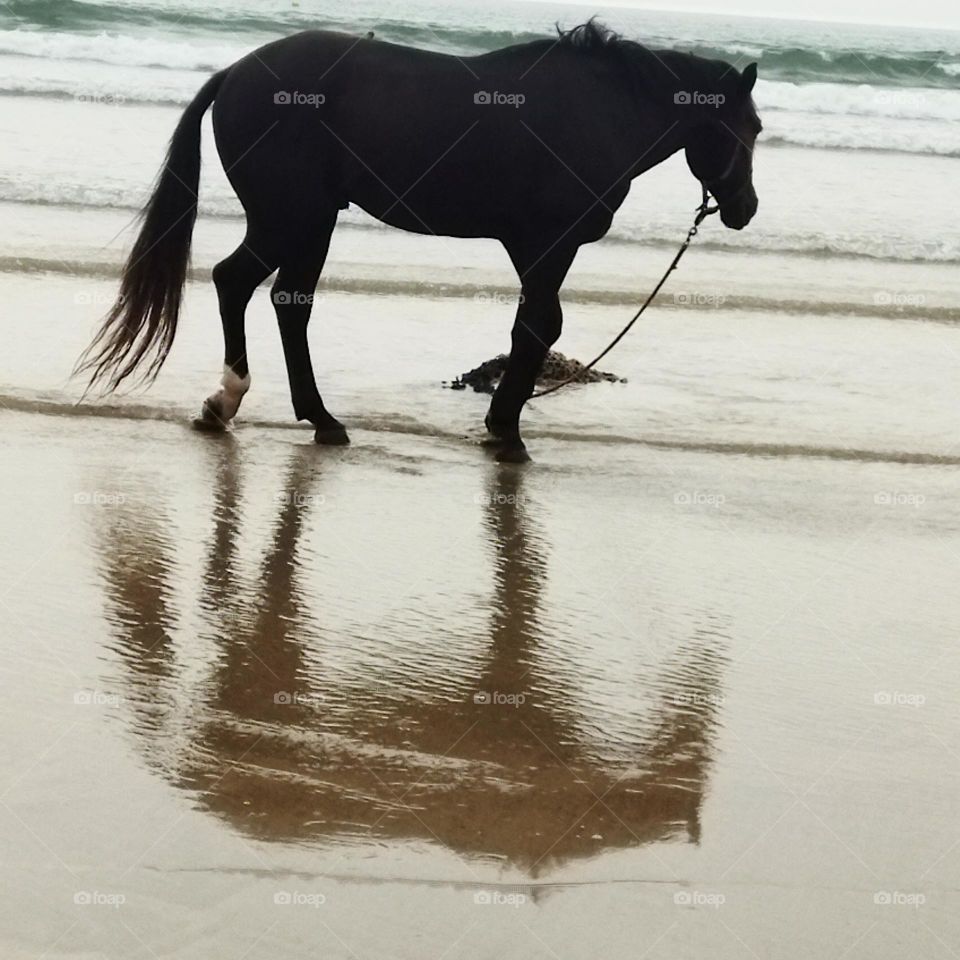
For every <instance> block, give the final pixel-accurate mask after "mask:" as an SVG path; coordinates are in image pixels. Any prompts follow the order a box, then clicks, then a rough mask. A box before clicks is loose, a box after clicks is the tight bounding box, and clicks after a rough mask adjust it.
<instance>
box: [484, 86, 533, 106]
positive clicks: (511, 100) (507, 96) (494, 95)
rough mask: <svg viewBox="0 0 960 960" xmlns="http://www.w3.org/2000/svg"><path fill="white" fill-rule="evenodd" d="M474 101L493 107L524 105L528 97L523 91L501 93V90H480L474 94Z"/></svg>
mask: <svg viewBox="0 0 960 960" xmlns="http://www.w3.org/2000/svg"><path fill="white" fill-rule="evenodd" d="M473 102H474V103H475V104H478V105H479V106H492V107H513V108H514V109H517V108H518V107H522V106H523V105H524V104H525V103H526V102H527V98H526V96H524V94H522V93H501V92H500V91H499V90H493V91H490V90H478V91H477V92H476V93H475V94H474V95H473Z"/></svg>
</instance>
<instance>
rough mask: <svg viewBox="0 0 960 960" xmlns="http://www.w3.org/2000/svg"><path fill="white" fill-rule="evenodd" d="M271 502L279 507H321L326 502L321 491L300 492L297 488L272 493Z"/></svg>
mask: <svg viewBox="0 0 960 960" xmlns="http://www.w3.org/2000/svg"><path fill="white" fill-rule="evenodd" d="M273 502H274V503H275V504H277V505H278V506H281V507H286V506H291V507H299V508H301V509H302V508H304V507H321V506H323V504H325V503H326V502H327V498H326V497H325V496H324V495H323V494H322V493H300V492H299V491H298V490H287V491H284V492H282V493H275V494H274V495H273Z"/></svg>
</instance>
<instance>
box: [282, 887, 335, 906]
mask: <svg viewBox="0 0 960 960" xmlns="http://www.w3.org/2000/svg"><path fill="white" fill-rule="evenodd" d="M273 902H274V905H275V906H278V907H313V908H314V909H316V908H318V907H322V906H323V905H324V904H325V903H326V902H327V898H326V895H325V894H322V893H311V892H310V891H304V890H278V891H277V892H276V893H275V894H274V895H273Z"/></svg>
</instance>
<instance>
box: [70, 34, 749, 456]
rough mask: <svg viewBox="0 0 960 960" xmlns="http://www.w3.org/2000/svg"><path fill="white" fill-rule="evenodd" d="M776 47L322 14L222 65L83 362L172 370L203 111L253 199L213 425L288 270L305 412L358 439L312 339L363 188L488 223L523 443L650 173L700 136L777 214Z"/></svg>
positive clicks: (369, 204)
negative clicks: (481, 39)
mask: <svg viewBox="0 0 960 960" xmlns="http://www.w3.org/2000/svg"><path fill="white" fill-rule="evenodd" d="M756 74H757V71H756V64H751V65H750V66H749V67H747V68H746V69H745V70H744V71H743V72H742V73H740V72H738V71H737V70H736V69H735V68H734V67H732V66H731V65H730V64H727V63H723V62H721V61H715V60H705V59H702V58H700V57H696V56H693V55H691V54H685V53H677V52H675V51H670V50H649V49H647V48H646V47H643V46H641V45H640V44H638V43H634V42H632V41H628V40H624V39H621V38H620V37H619V36H617V35H616V34H614V33H611V32H610V31H607V30H606V29H604V28H603V27H601V26H599V25H598V24H596V23H595V22H593V21H591V22H589V23H586V24H583V25H582V26H579V27H576V28H575V29H573V30H570V31H568V32H566V33H561V34H560V35H559V37H558V38H557V39H556V40H538V41H534V42H532V43H525V44H520V45H517V46H512V47H507V48H505V49H503V50H496V51H494V52H492V53H488V54H484V55H483V56H478V57H469V58H463V59H461V58H458V57H454V56H448V55H445V54H440V53H432V52H429V51H425V50H416V49H411V48H409V47H403V46H398V45H395V44H390V43H384V42H381V41H379V40H371V39H368V38H356V37H351V36H347V35H344V34H340V33H330V32H326V31H308V32H306V33H300V34H296V35H295V36H291V37H287V38H285V39H282V40H278V41H276V42H274V43H270V44H268V45H267V46H265V47H262V48H260V49H259V50H257V51H255V52H254V53H251V54H250V55H248V56H246V57H244V58H243V59H242V60H240V61H238V62H237V63H235V64H234V65H233V66H232V67H229V68H227V69H226V70H223V71H221V72H220V73H217V74H215V75H214V76H212V77H211V78H210V79H209V80H208V81H207V82H206V83H205V84H204V85H203V87H202V88H201V90H200V92H199V93H198V94H197V96H196V97H195V98H194V100H193V102H192V103H191V104H190V105H189V106H188V107H187V108H186V110H185V111H184V114H183V116H182V117H181V119H180V122H179V124H178V125H177V128H176V131H175V132H174V134H173V139H172V141H171V143H170V148H169V152H168V155H167V159H166V163H165V165H164V167H163V169H162V170H161V173H160V176H159V179H158V182H157V186H156V188H155V190H154V192H153V195H152V196H151V198H150V201H149V203H148V204H147V207H146V209H145V211H144V219H143V225H142V227H141V230H140V233H139V236H138V237H137V240H136V242H135V244H134V247H133V250H132V252H131V254H130V258H129V260H128V261H127V263H126V266H125V267H124V270H123V275H122V282H121V288H120V295H119V297H118V298H117V301H116V304H115V305H114V306H113V308H112V309H111V311H110V312H109V314H108V315H107V317H106V318H105V320H104V322H103V325H102V327H101V329H100V331H99V333H98V334H97V337H96V339H95V340H94V342H93V344H91V346H90V348H89V349H88V351H87V353H86V354H85V355H84V357H83V358H82V359H81V364H80V370H82V371H85V372H87V373H89V374H90V376H91V383H95V382H103V383H105V384H106V385H107V388H108V389H110V390H112V389H115V388H116V387H117V386H118V385H119V384H120V383H121V382H122V381H124V380H125V379H126V378H127V377H128V376H130V375H131V374H132V373H134V372H135V371H136V370H137V369H138V368H141V367H142V368H143V369H144V377H145V378H146V379H148V380H149V379H152V378H153V377H154V376H156V373H157V372H158V370H159V368H160V366H161V364H162V363H163V361H164V360H165V359H166V356H167V354H168V352H169V350H170V347H171V344H172V342H173V338H174V334H175V333H176V328H177V318H178V315H179V311H180V303H181V294H182V289H183V283H184V280H185V277H186V273H187V267H188V263H189V254H190V239H191V235H192V232H193V225H194V220H195V219H196V213H197V187H198V184H199V177H200V120H201V117H202V116H203V113H204V112H205V111H206V109H207V108H208V107H209V106H210V104H211V103H214V111H213V126H214V131H215V135H216V143H217V150H218V152H219V154H220V158H221V160H222V162H223V166H224V169H225V171H226V173H227V176H228V177H229V179H230V182H231V184H232V185H233V188H234V190H235V191H236V193H237V196H238V197H239V198H240V201H241V203H242V204H243V207H244V210H245V211H246V218H247V232H246V237H245V238H244V241H243V243H242V244H241V245H240V246H239V247H238V248H237V249H236V250H235V251H234V252H233V253H232V254H230V256H228V257H227V258H226V259H225V260H222V261H221V262H220V263H218V264H217V265H216V267H215V268H214V271H213V280H214V283H215V284H216V288H217V295H218V298H219V304H220V316H221V319H222V321H223V335H224V343H225V357H224V363H225V369H224V377H223V381H222V386H221V388H220V389H219V390H218V391H217V392H216V393H215V394H213V395H212V396H210V397H208V398H207V400H206V401H205V402H204V404H203V410H202V414H201V418H200V420H199V421H197V424H198V426H206V427H209V428H212V429H223V428H224V427H225V426H226V424H228V423H229V422H230V421H231V420H232V419H233V417H234V415H235V414H236V412H237V410H238V408H239V406H240V401H241V399H242V397H243V395H244V394H245V393H246V391H247V390H248V389H249V386H250V377H249V372H248V367H247V356H246V341H245V335H244V312H245V309H246V306H247V304H248V302H249V301H250V298H251V296H252V295H253V292H254V290H255V289H256V287H257V286H258V285H259V284H260V283H262V282H263V281H264V280H265V279H266V278H267V277H269V276H270V275H271V274H272V273H273V272H274V271H278V273H277V278H276V282H275V283H274V286H273V303H274V306H275V309H276V313H277V319H278V321H279V325H280V335H281V338H282V340H283V351H284V356H285V359H286V364H287V371H288V374H289V378H290V391H291V394H292V398H293V408H294V412H295V414H296V416H297V419H298V420H308V421H310V422H311V423H312V424H313V426H314V427H315V429H316V435H315V436H316V441H317V443H329V444H333V443H346V442H347V433H346V430H345V429H344V427H343V425H342V424H341V423H340V422H339V421H338V420H337V419H336V418H335V417H334V416H333V415H332V414H330V413H329V412H328V411H327V409H326V407H325V406H324V404H323V400H322V399H321V397H320V393H319V391H318V390H317V386H316V382H315V379H314V374H313V368H312V365H311V361H310V353H309V349H308V346H307V321H308V319H309V317H310V310H311V304H312V299H313V297H312V295H313V291H314V289H315V287H316V284H317V281H318V279H319V277H320V272H321V270H322V269H323V264H324V259H325V257H326V254H327V249H328V246H329V243H330V235H331V233H332V232H333V228H334V226H335V224H336V221H337V215H338V212H339V211H340V210H342V209H344V208H345V207H346V206H347V205H348V204H349V203H355V204H357V205H358V206H359V207H362V208H363V209H364V210H366V211H367V212H368V213H369V214H371V215H372V216H374V217H376V218H377V219H379V220H381V221H383V222H384V223H388V224H391V225H393V226H396V227H402V228H403V229H404V230H411V231H414V232H416V233H428V234H437V235H443V236H449V237H490V238H494V239H497V240H499V241H500V242H501V243H502V244H503V245H504V247H505V248H506V251H507V253H508V254H509V256H510V259H511V261H512V262H513V265H514V267H515V268H516V271H517V273H518V275H519V277H520V282H521V289H522V296H521V298H520V305H519V307H518V309H517V315H516V321H515V323H514V326H513V334H512V349H511V353H510V362H509V364H508V367H507V370H506V373H505V374H504V376H503V379H502V381H501V383H500V385H499V388H498V389H497V391H496V393H495V394H494V397H493V399H492V401H491V404H490V410H489V413H488V414H487V418H486V425H487V428H488V429H489V431H490V432H491V433H492V434H493V437H494V439H495V442H498V443H499V444H500V445H501V447H502V449H501V453H500V455H501V457H502V458H504V459H524V458H525V457H526V452H525V450H524V446H523V441H522V440H521V439H520V429H519V421H520V412H521V410H522V409H523V405H524V403H525V402H526V401H527V399H528V398H529V397H530V394H531V393H532V392H533V387H534V382H535V380H536V377H537V374H538V373H539V370H540V367H541V364H542V362H543V358H544V356H545V355H546V352H547V350H548V348H549V347H550V346H551V345H552V344H553V343H554V342H555V341H556V340H557V338H558V337H559V336H560V327H561V317H562V315H561V309H560V300H559V297H558V291H559V289H560V286H561V284H562V283H563V280H564V277H565V276H566V273H567V271H568V270H569V268H570V265H571V263H572V262H573V259H574V257H575V256H576V253H577V250H578V249H579V247H580V246H581V244H584V243H590V242H591V241H594V240H598V239H600V238H601V237H602V236H603V235H604V234H605V233H606V232H607V230H608V229H609V227H610V223H611V221H612V219H613V215H614V213H615V211H616V210H617V208H618V207H619V206H620V204H622V203H623V201H624V198H625V197H626V196H627V192H628V191H629V189H630V183H631V181H632V180H633V178H634V177H636V176H638V175H639V174H641V173H643V172H644V171H645V170H649V169H650V168H651V167H653V166H655V165H656V164H658V163H661V162H662V161H663V160H665V159H666V158H667V157H669V156H671V155H672V154H674V153H676V152H677V151H678V150H680V149H684V150H685V151H686V157H687V163H688V165H689V167H690V170H691V171H692V173H693V175H694V176H695V177H696V178H697V179H698V180H699V181H701V183H702V184H703V185H704V186H705V187H706V188H707V189H708V190H709V191H710V192H711V193H712V194H713V196H714V197H715V198H716V200H717V202H718V204H719V206H720V215H721V218H722V220H723V222H724V223H725V224H726V225H727V226H728V227H732V228H733V229H736V230H739V229H741V228H743V227H744V226H746V224H747V223H749V221H750V219H751V218H752V217H753V215H754V213H755V212H756V209H757V196H756V193H755V192H754V189H753V183H752V171H753V146H754V142H755V140H756V137H757V134H758V133H759V132H760V121H759V119H758V118H757V113H756V109H755V107H754V105H753V101H752V98H751V91H752V89H753V86H754V83H755V81H756Z"/></svg>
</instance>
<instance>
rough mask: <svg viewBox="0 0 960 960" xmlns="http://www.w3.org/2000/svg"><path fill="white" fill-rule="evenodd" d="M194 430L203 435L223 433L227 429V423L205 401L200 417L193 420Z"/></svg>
mask: <svg viewBox="0 0 960 960" xmlns="http://www.w3.org/2000/svg"><path fill="white" fill-rule="evenodd" d="M193 429H194V430H200V431H201V432H203V433H223V432H224V431H225V430H226V429H227V423H226V421H225V420H223V419H222V418H221V417H219V416H218V415H217V414H216V412H215V411H214V410H213V409H212V408H211V407H210V405H209V404H208V403H207V402H206V401H204V403H203V407H202V408H201V410H200V416H199V417H194V419H193Z"/></svg>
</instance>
